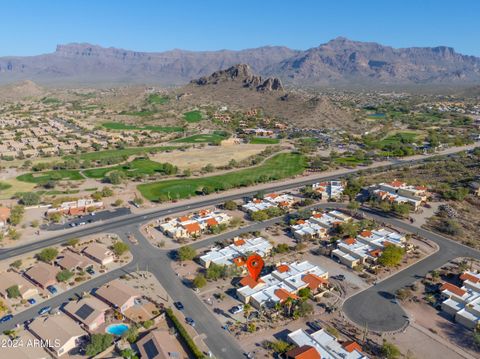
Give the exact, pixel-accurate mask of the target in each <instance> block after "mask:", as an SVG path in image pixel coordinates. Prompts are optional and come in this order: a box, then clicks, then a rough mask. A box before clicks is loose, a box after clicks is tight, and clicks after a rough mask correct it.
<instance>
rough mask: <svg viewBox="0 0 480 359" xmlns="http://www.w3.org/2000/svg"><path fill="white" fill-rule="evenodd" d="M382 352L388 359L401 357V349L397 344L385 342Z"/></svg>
mask: <svg viewBox="0 0 480 359" xmlns="http://www.w3.org/2000/svg"><path fill="white" fill-rule="evenodd" d="M380 352H381V353H382V355H383V356H384V357H385V358H386V359H397V358H399V357H400V355H401V353H400V349H398V347H397V346H396V345H395V344H392V343H389V342H387V341H385V342H384V343H383V345H382V347H381V348H380Z"/></svg>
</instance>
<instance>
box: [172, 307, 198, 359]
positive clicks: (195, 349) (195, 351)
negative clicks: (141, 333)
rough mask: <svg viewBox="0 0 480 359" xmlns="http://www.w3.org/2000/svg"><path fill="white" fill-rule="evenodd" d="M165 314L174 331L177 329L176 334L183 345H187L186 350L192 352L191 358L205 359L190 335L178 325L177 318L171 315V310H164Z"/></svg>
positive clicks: (180, 324)
mask: <svg viewBox="0 0 480 359" xmlns="http://www.w3.org/2000/svg"><path fill="white" fill-rule="evenodd" d="M165 313H166V314H167V316H168V319H170V320H171V321H172V323H173V325H174V326H175V329H177V332H178V333H179V334H180V336H181V337H182V339H183V340H184V341H185V344H186V345H187V347H188V349H190V351H191V352H192V354H193V356H194V357H195V358H198V359H203V358H205V355H203V353H202V352H201V351H200V349H199V348H198V347H197V345H196V344H195V342H194V341H193V339H192V337H191V336H190V334H188V332H187V330H186V329H185V327H184V326H183V325H182V323H180V321H179V320H178V318H177V317H176V316H175V314H174V313H173V310H172V308H167V309H166V310H165Z"/></svg>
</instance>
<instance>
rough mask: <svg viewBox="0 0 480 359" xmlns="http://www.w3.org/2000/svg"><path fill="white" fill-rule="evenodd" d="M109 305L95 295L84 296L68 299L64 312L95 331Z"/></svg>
mask: <svg viewBox="0 0 480 359" xmlns="http://www.w3.org/2000/svg"><path fill="white" fill-rule="evenodd" d="M108 309H109V306H108V305H107V304H106V303H104V302H102V301H101V300H99V299H97V298H95V297H85V298H82V299H80V300H77V301H70V302H68V303H67V304H66V305H65V306H64V307H63V310H64V312H65V313H67V314H68V315H70V316H71V317H72V318H73V319H75V320H76V321H78V322H80V323H82V324H83V325H84V326H85V328H86V329H87V330H88V331H89V332H93V331H95V330H96V329H97V328H98V327H100V326H101V325H102V324H103V323H105V312H106V311H107V310H108Z"/></svg>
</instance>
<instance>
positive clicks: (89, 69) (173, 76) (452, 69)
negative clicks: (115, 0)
mask: <svg viewBox="0 0 480 359" xmlns="http://www.w3.org/2000/svg"><path fill="white" fill-rule="evenodd" d="M240 63H242V64H248V65H249V66H250V67H251V69H253V71H255V72H256V73H259V74H260V75H261V76H267V78H266V79H265V80H263V81H266V82H267V84H265V85H267V87H271V86H272V87H277V86H278V87H279V88H280V87H281V86H282V84H281V82H275V83H270V82H271V81H273V79H270V80H269V79H268V77H276V78H278V79H279V80H281V81H283V83H285V84H289V85H297V86H304V85H307V86H314V87H315V86H384V85H418V84H423V85H449V86H451V85H458V86H463V85H475V84H480V58H479V57H474V56H467V55H462V54H459V53H457V52H455V50H454V49H452V48H450V47H444V46H440V47H422V48H419V47H414V48H403V49H396V48H392V47H389V46H383V45H380V44H377V43H370V42H359V41H351V40H348V39H346V38H336V39H334V40H331V41H329V42H328V43H325V44H322V45H320V46H318V47H315V48H311V49H308V50H305V51H299V50H292V49H289V48H287V47H278V46H268V47H260V48H255V49H247V50H240V51H230V50H220V51H204V52H193V51H184V50H172V51H166V52H155V53H154V52H137V51H129V50H123V49H116V48H103V47H100V46H95V45H90V44H67V45H59V46H57V49H56V51H55V52H53V53H50V54H44V55H38V56H28V57H15V56H11V57H0V83H3V84H5V83H12V82H16V81H22V80H32V81H35V82H37V83H39V84H42V85H67V86H78V85H85V86H108V85H116V84H158V85H163V86H168V85H181V84H186V83H188V82H189V81H190V80H191V79H192V78H200V80H201V81H214V80H215V79H211V78H208V77H206V76H208V75H209V74H211V73H214V72H216V71H218V70H220V69H225V68H228V67H231V66H233V65H235V64H240ZM227 76H228V74H227ZM202 79H203V80H202ZM263 85H264V83H260V82H259V79H252V83H251V84H249V86H255V87H258V86H260V88H258V89H259V90H260V89H261V88H262V86H263Z"/></svg>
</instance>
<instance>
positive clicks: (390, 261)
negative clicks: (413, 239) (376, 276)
mask: <svg viewBox="0 0 480 359" xmlns="http://www.w3.org/2000/svg"><path fill="white" fill-rule="evenodd" d="M404 254H405V251H404V249H403V248H401V247H397V246H394V245H389V246H387V247H385V249H384V250H383V252H382V254H381V255H380V257H379V258H378V263H380V264H381V265H383V266H385V267H395V266H397V265H399V264H400V262H401V261H402V259H403V255H404Z"/></svg>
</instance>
